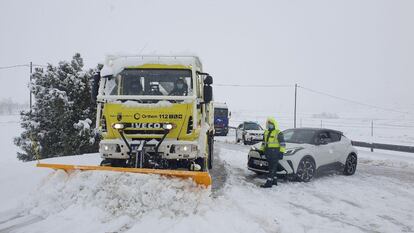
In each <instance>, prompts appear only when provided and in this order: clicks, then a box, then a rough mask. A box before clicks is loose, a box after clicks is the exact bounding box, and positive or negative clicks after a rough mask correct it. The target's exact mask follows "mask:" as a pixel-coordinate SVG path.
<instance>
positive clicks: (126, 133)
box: [41, 56, 214, 186]
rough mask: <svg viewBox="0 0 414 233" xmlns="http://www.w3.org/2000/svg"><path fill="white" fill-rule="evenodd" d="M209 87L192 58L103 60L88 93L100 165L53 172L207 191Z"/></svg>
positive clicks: (211, 127)
mask: <svg viewBox="0 0 414 233" xmlns="http://www.w3.org/2000/svg"><path fill="white" fill-rule="evenodd" d="M212 83H213V79H212V77H211V76H210V75H209V74H208V73H205V72H203V70H202V65H201V62H200V60H199V58H198V57H195V56H108V57H107V58H106V61H105V64H104V66H103V68H102V70H101V72H100V73H99V74H97V75H95V76H94V85H93V90H92V92H93V93H92V98H93V99H94V100H95V101H96V103H97V115H96V119H97V129H98V132H99V133H100V135H101V137H102V140H101V141H100V145H99V152H100V155H101V157H102V162H101V165H100V166H73V167H70V166H69V167H65V166H67V165H60V166H62V167H60V168H57V167H56V166H55V167H54V168H56V169H64V170H74V169H80V170H111V171H121V172H136V173H154V174H161V175H167V176H174V177H183V178H192V179H193V180H194V181H195V182H196V183H198V184H202V185H206V186H209V185H210V184H211V177H210V175H209V172H208V171H209V169H211V168H212V165H213V164H212V163H213V143H214V138H213V137H214V136H213V135H214V121H213V116H214V112H213V111H214V108H213V104H212V99H213V93H212V86H211V85H212ZM41 166H42V165H41ZM44 166H45V167H47V165H44ZM49 167H50V166H49Z"/></svg>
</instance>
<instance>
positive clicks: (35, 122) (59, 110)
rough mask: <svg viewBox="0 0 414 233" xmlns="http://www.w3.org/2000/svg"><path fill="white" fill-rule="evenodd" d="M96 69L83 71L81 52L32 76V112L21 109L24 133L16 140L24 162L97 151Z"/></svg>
mask: <svg viewBox="0 0 414 233" xmlns="http://www.w3.org/2000/svg"><path fill="white" fill-rule="evenodd" d="M92 73H93V71H92V70H88V71H84V70H83V60H82V58H81V56H80V54H78V53H77V54H75V56H73V59H72V61H71V62H66V61H62V62H59V65H58V66H57V67H55V66H53V65H51V64H49V65H48V66H47V68H46V69H45V70H43V69H36V70H35V72H34V73H33V76H32V78H33V79H32V80H33V81H32V83H31V90H32V93H33V95H34V105H33V107H32V111H23V112H21V114H20V115H21V119H22V124H21V125H22V128H23V129H24V132H23V133H22V134H21V135H20V137H17V138H15V140H14V142H15V144H16V145H17V146H19V147H20V148H21V149H22V151H23V153H21V152H19V153H18V154H17V157H18V158H19V159H20V160H23V161H30V160H34V159H36V157H37V156H39V157H40V158H50V157H56V156H65V155H74V154H82V153H90V152H95V151H96V150H97V144H98V142H97V141H95V139H94V129H93V128H94V127H93V124H94V120H95V104H93V103H92V101H91V98H90V96H91V76H92Z"/></svg>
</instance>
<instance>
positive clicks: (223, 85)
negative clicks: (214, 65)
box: [214, 83, 294, 88]
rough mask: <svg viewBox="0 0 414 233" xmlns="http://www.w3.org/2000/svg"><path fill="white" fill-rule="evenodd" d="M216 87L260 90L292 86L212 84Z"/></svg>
mask: <svg viewBox="0 0 414 233" xmlns="http://www.w3.org/2000/svg"><path fill="white" fill-rule="evenodd" d="M214 86H218V87H260V88H269V87H270V88H272V87H293V86H294V85H270V84H269V85H255V84H253V85H246V84H221V83H220V84H214Z"/></svg>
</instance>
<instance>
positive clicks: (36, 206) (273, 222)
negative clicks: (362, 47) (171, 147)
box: [0, 126, 414, 233]
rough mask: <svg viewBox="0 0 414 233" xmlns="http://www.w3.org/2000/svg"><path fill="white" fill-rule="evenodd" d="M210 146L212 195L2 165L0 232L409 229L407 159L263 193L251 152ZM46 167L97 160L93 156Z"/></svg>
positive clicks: (158, 183)
mask: <svg viewBox="0 0 414 233" xmlns="http://www.w3.org/2000/svg"><path fill="white" fill-rule="evenodd" d="M0 127H1V126H0ZM218 140H220V141H217V142H216V145H215V155H216V161H215V169H214V171H212V175H213V182H214V184H213V186H212V189H211V190H210V189H207V190H206V189H202V188H199V187H196V186H195V185H194V184H193V183H192V182H190V181H184V180H178V179H173V180H171V179H167V178H164V177H158V176H155V175H142V174H122V173H113V172H81V173H74V174H71V175H70V176H68V175H67V174H66V173H64V172H53V171H51V170H48V169H40V168H35V167H34V165H35V164H34V163H21V162H18V161H15V160H14V159H13V160H11V159H10V160H5V161H3V162H1V163H0V182H1V187H2V188H1V192H0V198H1V199H0V200H1V201H0V232H42V233H44V232H160V233H161V232H180V233H183V232H214V233H217V232H226V233H228V232H246V233H247V232H255V233H256V232H414V156H413V155H410V154H390V153H379V152H376V153H371V152H366V151H360V155H359V156H360V164H359V165H358V170H357V173H356V174H355V175H354V176H342V175H335V174H332V175H328V176H322V177H319V178H317V179H315V180H313V181H312V182H310V183H297V182H281V184H280V185H279V186H278V187H276V188H272V189H266V190H264V189H260V188H258V184H261V183H262V182H263V180H262V179H261V178H259V177H257V176H256V175H255V174H254V173H252V172H250V171H248V170H247V169H246V154H247V151H248V150H249V147H248V146H243V145H236V144H234V143H232V142H231V140H228V139H226V138H221V139H218ZM3 143H8V144H10V141H9V142H3ZM4 148H8V149H7V150H4V151H3V153H11V152H12V151H13V150H14V149H12V148H10V145H7V146H5V147H4ZM6 156H7V157H9V158H10V157H13V156H14V154H6ZM51 161H53V162H63V163H82V164H88V163H89V164H96V163H98V162H99V156H98V155H96V154H91V155H81V156H72V157H64V158H55V159H52V160H51Z"/></svg>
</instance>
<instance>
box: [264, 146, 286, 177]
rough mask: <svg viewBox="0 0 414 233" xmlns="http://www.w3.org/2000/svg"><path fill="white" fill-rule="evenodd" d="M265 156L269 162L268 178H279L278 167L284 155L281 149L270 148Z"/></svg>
mask: <svg viewBox="0 0 414 233" xmlns="http://www.w3.org/2000/svg"><path fill="white" fill-rule="evenodd" d="M265 156H266V160H267V162H268V164H269V173H268V175H267V179H271V180H273V179H277V177H276V174H277V167H278V165H279V159H281V158H282V157H283V154H282V153H281V152H280V151H279V149H277V150H276V149H268V150H266V151H265Z"/></svg>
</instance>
